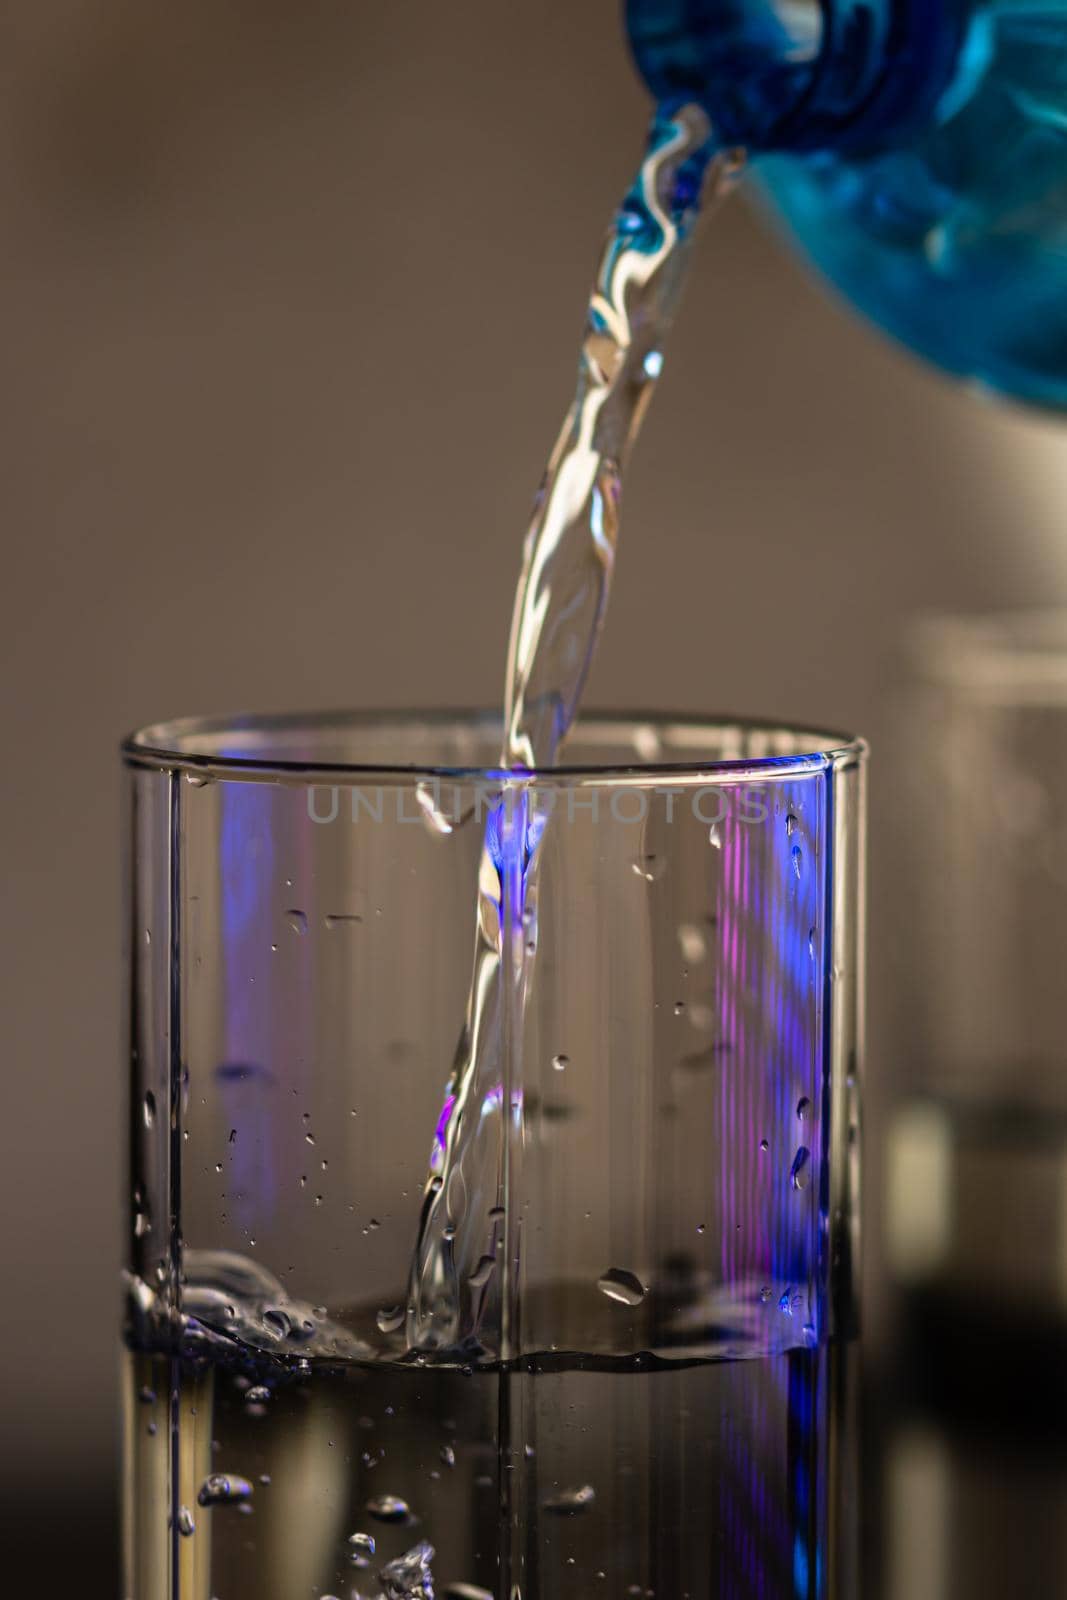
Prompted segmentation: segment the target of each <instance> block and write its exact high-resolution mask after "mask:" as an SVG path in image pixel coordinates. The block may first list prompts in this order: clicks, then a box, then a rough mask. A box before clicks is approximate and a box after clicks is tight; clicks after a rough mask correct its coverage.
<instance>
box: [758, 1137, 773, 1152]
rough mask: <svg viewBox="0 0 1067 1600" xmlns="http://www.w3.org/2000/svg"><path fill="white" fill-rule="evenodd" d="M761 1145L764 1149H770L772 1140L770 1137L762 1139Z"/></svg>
mask: <svg viewBox="0 0 1067 1600" xmlns="http://www.w3.org/2000/svg"><path fill="white" fill-rule="evenodd" d="M759 1147H760V1149H761V1150H763V1151H767V1150H769V1149H770V1148H771V1144H770V1140H769V1139H761V1140H760V1142H759Z"/></svg>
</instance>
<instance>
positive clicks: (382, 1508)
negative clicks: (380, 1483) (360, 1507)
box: [366, 1494, 411, 1522]
mask: <svg viewBox="0 0 1067 1600" xmlns="http://www.w3.org/2000/svg"><path fill="white" fill-rule="evenodd" d="M366 1509H367V1515H368V1516H371V1517H375V1518H376V1519H377V1521H379V1522H406V1521H407V1520H408V1518H409V1517H410V1516H411V1507H410V1506H409V1505H408V1503H407V1501H406V1500H401V1499H400V1497H399V1496H398V1495H395V1494H378V1495H375V1496H374V1498H373V1500H368V1501H367V1508H366Z"/></svg>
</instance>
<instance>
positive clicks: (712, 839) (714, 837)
mask: <svg viewBox="0 0 1067 1600" xmlns="http://www.w3.org/2000/svg"><path fill="white" fill-rule="evenodd" d="M708 843H709V844H710V845H711V847H712V849H713V850H721V849H722V834H721V833H720V832H719V824H718V823H717V822H713V823H712V825H711V827H710V828H709V829H708Z"/></svg>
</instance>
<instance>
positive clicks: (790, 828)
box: [785, 811, 800, 838]
mask: <svg viewBox="0 0 1067 1600" xmlns="http://www.w3.org/2000/svg"><path fill="white" fill-rule="evenodd" d="M799 827H800V822H799V820H798V819H797V818H796V817H795V816H794V815H793V813H792V812H791V811H790V812H789V813H788V815H787V816H786V819H785V831H786V833H787V834H788V836H789V837H790V838H792V837H793V835H794V833H796V831H797V829H798V828H799Z"/></svg>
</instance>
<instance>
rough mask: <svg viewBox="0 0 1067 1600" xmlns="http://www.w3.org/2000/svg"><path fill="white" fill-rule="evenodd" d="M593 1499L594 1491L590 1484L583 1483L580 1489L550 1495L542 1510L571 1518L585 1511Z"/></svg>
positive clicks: (565, 1490) (594, 1497) (564, 1490)
mask: <svg viewBox="0 0 1067 1600" xmlns="http://www.w3.org/2000/svg"><path fill="white" fill-rule="evenodd" d="M595 1499H596V1490H595V1489H594V1488H593V1486H592V1484H591V1483H583V1484H582V1486H581V1488H580V1489H561V1490H560V1492H559V1493H558V1494H554V1495H550V1496H549V1498H548V1499H547V1500H546V1501H545V1502H544V1508H545V1510H546V1511H554V1512H555V1513H556V1515H557V1516H564V1517H573V1516H576V1515H577V1514H578V1512H580V1511H587V1510H588V1508H589V1507H590V1506H591V1505H592V1504H593V1501H594V1500H595Z"/></svg>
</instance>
